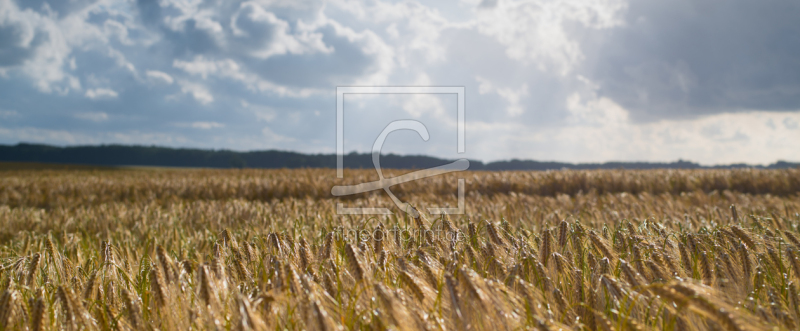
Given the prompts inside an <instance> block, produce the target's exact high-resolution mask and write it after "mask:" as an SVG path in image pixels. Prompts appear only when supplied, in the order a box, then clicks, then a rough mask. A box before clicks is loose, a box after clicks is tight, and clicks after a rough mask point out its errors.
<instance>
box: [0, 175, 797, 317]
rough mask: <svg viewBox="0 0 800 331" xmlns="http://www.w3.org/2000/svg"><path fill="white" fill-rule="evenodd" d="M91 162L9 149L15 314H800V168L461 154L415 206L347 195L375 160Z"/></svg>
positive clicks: (9, 306)
mask: <svg viewBox="0 0 800 331" xmlns="http://www.w3.org/2000/svg"><path fill="white" fill-rule="evenodd" d="M73 167H74V166H70V167H68V168H66V169H52V168H48V167H45V166H43V167H39V168H37V169H33V170H30V169H26V167H24V166H12V165H8V164H6V165H3V166H0V169H2V170H3V171H0V245H2V246H0V264H2V269H0V291H2V296H0V330H2V329H4V328H5V329H25V328H30V329H32V330H52V329H63V328H67V329H82V328H85V329H162V330H187V329H190V328H191V329H237V330H238V329H244V330H250V329H252V330H266V329H308V330H335V329H378V330H383V329H399V330H403V329H408V330H420V329H434V330H448V329H453V330H483V329H508V330H510V329H524V328H539V329H554V330H557V329H559V328H564V329H587V330H595V329H602V330H611V329H615V330H628V329H634V330H636V329H642V330H645V329H665V330H693V329H698V330H705V329H725V330H748V329H750V330H756V329H758V330H761V329H766V328H772V327H777V328H779V329H796V328H797V327H798V326H800V303H798V301H799V300H800V297H799V296H798V285H797V283H798V282H800V260H798V259H797V255H798V254H800V252H798V251H797V249H798V248H800V246H799V245H800V241H798V239H797V238H798V237H800V233H798V226H799V225H800V214H798V213H800V196H798V193H799V192H800V170H649V171H621V170H619V171H553V172H466V173H458V174H451V175H448V176H442V177H435V178H429V179H426V180H420V181H416V182H409V183H405V184H401V185H398V186H395V187H393V188H392V190H393V192H395V193H396V194H397V195H398V197H399V198H400V199H402V200H404V201H409V202H411V203H412V204H414V205H415V206H417V207H419V208H420V210H423V211H424V210H425V209H424V208H425V207H429V206H437V207H441V206H454V205H455V204H456V178H457V177H462V178H466V182H467V186H466V189H467V198H466V207H467V214H466V215H451V216H449V217H448V218H444V219H443V218H439V217H433V216H430V215H427V216H423V218H421V219H416V220H415V219H410V218H408V217H406V216H404V215H402V214H399V213H398V214H395V215H392V216H388V217H360V216H359V217H356V216H338V215H336V214H335V204H336V203H337V202H341V203H344V204H345V206H348V207H356V206H369V207H393V204H392V203H391V201H390V200H389V199H388V198H387V197H386V194H385V193H383V192H382V191H377V192H373V193H367V194H362V195H359V196H354V197H348V198H344V199H339V198H337V199H334V198H332V197H331V195H330V189H331V187H332V186H333V185H339V184H355V183H361V182H366V181H369V180H375V179H377V176H376V175H375V172H374V170H346V171H345V180H336V179H335V170H332V169H307V170H207V169H140V168H136V169H130V168H128V169H125V168H95V167H76V168H73ZM401 173H403V171H390V174H389V175H387V177H388V176H394V175H397V174H401ZM731 206H735V208H731ZM398 229H399V231H397V230H398ZM356 230H363V231H361V232H359V234H360V237H359V239H364V240H363V241H362V240H357V239H356V238H355V237H353V236H348V235H347V234H349V233H350V234H351V233H355V232H354V231H356ZM376 234H377V235H378V236H376Z"/></svg>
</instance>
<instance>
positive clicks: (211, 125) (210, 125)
mask: <svg viewBox="0 0 800 331" xmlns="http://www.w3.org/2000/svg"><path fill="white" fill-rule="evenodd" d="M177 126H178V127H190V128H194V129H202V130H209V129H217V128H224V127H225V124H222V123H217V122H192V123H178V124H177Z"/></svg>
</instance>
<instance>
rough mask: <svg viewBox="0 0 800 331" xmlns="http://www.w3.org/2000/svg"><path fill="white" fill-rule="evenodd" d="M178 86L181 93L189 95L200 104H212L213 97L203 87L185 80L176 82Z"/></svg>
mask: <svg viewBox="0 0 800 331" xmlns="http://www.w3.org/2000/svg"><path fill="white" fill-rule="evenodd" d="M178 84H179V85H180V86H181V92H183V93H185V94H189V95H191V96H192V97H193V98H194V99H195V100H197V102H199V103H200V104H202V105H207V104H209V103H212V102H214V96H213V95H211V92H209V91H208V89H207V88H206V87H205V86H203V85H201V84H197V83H192V82H189V81H185V80H181V81H178Z"/></svg>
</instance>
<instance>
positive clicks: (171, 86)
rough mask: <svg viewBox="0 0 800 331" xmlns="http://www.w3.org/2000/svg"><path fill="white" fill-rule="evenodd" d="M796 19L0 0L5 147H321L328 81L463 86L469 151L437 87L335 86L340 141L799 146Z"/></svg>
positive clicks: (565, 156)
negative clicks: (342, 94)
mask: <svg viewBox="0 0 800 331" xmlns="http://www.w3.org/2000/svg"><path fill="white" fill-rule="evenodd" d="M711 7H713V8H714V10H713V11H709V10H708V8H711ZM798 20H800V5H798V4H797V3H796V2H794V1H789V0H776V1H771V2H769V3H763V4H762V3H758V4H756V3H750V2H747V1H745V0H733V1H732V2H729V3H725V4H717V3H716V2H714V3H712V2H711V0H699V1H696V0H692V1H690V0H677V1H664V0H658V1H631V0H601V1H594V2H586V1H580V0H547V1H545V0H502V1H484V0H462V1H459V2H422V1H403V2H394V1H383V0H377V1H369V2H355V1H349V0H329V1H321V0H314V1H303V2H297V1H284V0H278V1H243V2H225V1H195V0H192V1H159V0H136V1H129V0H104V1H93V0H71V1H43V0H30V1H22V0H0V99H2V100H3V107H4V111H6V112H0V119H2V121H0V122H2V123H0V125H2V127H3V128H2V130H4V131H2V133H0V142H2V143H14V142H17V141H20V140H27V141H39V142H51V143H58V144H63V143H103V142H118V143H124V142H126V141H131V142H137V143H139V141H137V139H142V141H141V142H144V143H147V142H150V141H152V142H153V143H158V144H174V145H180V146H192V147H206V148H234V149H243V148H247V149H251V148H252V149H261V148H281V149H289V150H298V151H303V152H320V151H331V150H334V148H335V140H334V139H333V137H335V136H336V134H335V129H336V128H335V125H334V124H333V123H335V121H336V117H335V109H336V108H335V104H334V100H335V89H336V87H337V86H387V85H388V86H463V87H464V88H465V90H466V92H467V94H466V100H467V102H466V112H467V127H468V130H467V142H468V144H467V146H468V148H467V150H468V155H453V154H452V150H453V148H452V144H451V143H452V137H454V135H453V134H452V133H453V132H451V131H452V130H455V129H454V128H455V124H454V123H455V122H454V121H455V110H454V109H453V107H454V102H455V101H454V100H455V99H454V98H452V96H446V95H418V96H409V95H402V96H401V95H394V96H371V97H361V96H359V97H357V96H348V97H346V98H345V99H346V100H345V105H346V107H348V111H349V112H348V114H350V115H348V116H349V117H346V121H347V123H348V126H347V127H348V128H349V129H348V131H347V133H346V135H347V137H348V138H347V139H348V142H352V144H351V145H348V146H352V148H362V147H363V149H362V150H367V149H369V148H370V147H371V144H372V142H373V141H374V135H375V134H377V133H376V132H375V130H377V131H380V129H381V128H383V127H385V125H386V124H387V123H388V122H389V121H391V120H395V119H408V118H413V119H417V120H419V121H422V122H424V123H425V125H426V127H428V128H429V130H430V131H431V140H430V141H428V142H422V141H420V140H419V137H418V136H414V135H405V134H403V133H399V134H397V135H392V137H391V139H389V141H390V142H388V143H387V144H388V145H387V148H386V151H387V152H397V153H407V154H419V153H428V154H433V155H438V156H444V157H451V158H452V157H462V156H466V157H471V158H476V159H482V160H494V159H503V158H512V157H524V158H537V159H550V160H563V161H604V160H611V159H618V160H655V161H670V160H674V159H677V158H685V159H693V160H698V161H702V162H706V163H715V162H727V161H729V160H730V161H736V162H742V161H744V162H751V161H752V162H770V161H774V160H776V159H790V158H791V157H794V155H795V154H796V153H795V152H793V151H796V150H798V149H800V139H797V134H798V133H797V132H798V131H797V130H798V127H800V118H798V117H797V115H796V114H798V113H800V92H799V91H800V76H797V75H796V74H795V73H796V72H800V67H798V66H800V62H798V61H797V60H796V54H798V51H800V42H798V41H797V38H792V37H791V36H793V35H797V34H798V33H800V27H799V26H798V25H797V24H795V23H794V22H796V21H798ZM10 109H13V110H14V113H8V111H10ZM112 110H113V112H112ZM176 123H177V124H176ZM747 124H751V126H748V125H747ZM265 125H268V126H269V127H268V128H265ZM36 134H40V135H41V137H40V138H37V139H36V140H34V139H32V138H31V137H32V136H33V135H36Z"/></svg>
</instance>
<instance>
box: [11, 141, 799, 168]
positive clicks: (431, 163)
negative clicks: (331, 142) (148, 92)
mask: <svg viewBox="0 0 800 331" xmlns="http://www.w3.org/2000/svg"><path fill="white" fill-rule="evenodd" d="M0 161H7V162H41V163H61V164H84V165H101V166H159V167H196V168H335V167H336V154H302V153H296V152H287V151H277V150H266V151H250V152H236V151H230V150H206V149H189V148H167V147H157V146H127V145H99V146H72V147H57V146H49V145H41V144H28V143H19V144H16V145H0ZM450 161H452V160H446V159H439V158H435V157H430V156H422V155H396V154H386V155H382V156H381V166H382V167H383V168H394V169H423V168H430V167H435V166H440V165H443V164H446V163H449V162H450ZM344 166H345V167H346V168H373V165H372V155H371V154H367V153H364V154H359V153H350V154H346V155H345V156H344ZM746 167H753V168H767V169H783V168H797V167H800V163H790V162H783V161H779V162H776V163H773V164H770V165H768V166H760V165H747V164H729V165H716V166H710V167H709V166H701V165H699V164H697V163H694V162H689V161H683V160H679V161H676V162H671V163H650V162H606V163H577V164H575V163H563V162H541V161H533V160H516V159H515V160H509V161H497V162H489V163H483V162H481V161H475V160H470V167H469V169H470V170H559V169H576V170H577V169H701V168H746Z"/></svg>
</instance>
